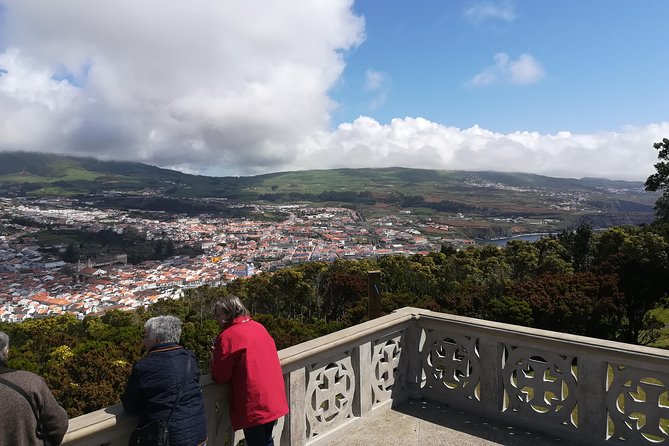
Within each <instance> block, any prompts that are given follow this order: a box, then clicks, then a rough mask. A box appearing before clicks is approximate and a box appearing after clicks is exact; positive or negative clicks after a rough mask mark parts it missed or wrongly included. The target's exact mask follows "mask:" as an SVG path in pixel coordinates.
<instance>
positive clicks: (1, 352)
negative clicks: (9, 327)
mask: <svg viewBox="0 0 669 446" xmlns="http://www.w3.org/2000/svg"><path fill="white" fill-rule="evenodd" d="M8 351H9V336H7V333H5V332H4V331H0V361H3V362H4V361H6V360H7V352H8Z"/></svg>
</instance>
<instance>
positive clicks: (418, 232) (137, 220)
mask: <svg viewBox="0 0 669 446" xmlns="http://www.w3.org/2000/svg"><path fill="white" fill-rule="evenodd" d="M0 200H1V201H0V206H1V207H2V209H0V210H1V211H2V213H3V214H4V215H5V216H6V217H7V216H8V215H10V216H11V218H4V219H3V220H2V221H0V227H2V230H3V232H2V234H3V235H1V236H0V321H5V322H21V321H23V320H25V319H27V318H35V317H47V316H53V315H59V314H63V313H73V314H75V315H76V316H77V317H79V318H83V317H84V316H85V315H88V314H95V315H101V314H104V313H105V312H107V311H110V310H112V309H119V310H132V309H136V308H138V307H143V306H148V305H150V304H151V303H153V302H156V301H157V300H159V299H178V298H180V297H181V296H182V295H183V293H184V290H186V289H189V288H196V287H199V286H202V285H210V286H220V285H224V284H225V283H227V282H229V281H231V280H234V279H237V278H240V277H248V276H251V275H254V274H258V273H259V272H261V271H272V270H275V269H277V268H281V267H285V266H287V265H292V264H296V263H300V262H308V261H326V262H331V261H334V260H336V259H362V258H370V257H379V256H384V255H391V254H405V255H409V254H416V253H418V254H426V253H428V252H432V251H438V250H439V249H440V248H441V245H442V243H443V241H444V236H445V235H446V234H447V233H448V230H449V228H448V226H446V225H443V224H437V223H432V222H431V221H430V220H429V219H427V221H418V220H416V221H414V220H413V219H412V218H411V217H412V216H411V215H410V214H411V213H410V212H409V211H403V212H402V214H403V215H401V216H400V215H389V216H385V217H382V218H378V219H375V220H373V221H363V220H362V218H361V217H360V216H359V215H358V214H357V212H356V211H354V210H351V209H346V208H334V207H310V206H306V205H284V206H279V205H261V204H251V205H249V204H244V205H239V206H244V207H250V208H251V209H250V210H251V213H252V215H253V214H257V215H258V216H259V218H258V219H257V220H255V219H253V218H240V219H234V218H217V217H216V216H215V215H201V216H198V217H186V216H183V215H166V214H164V213H162V214H160V218H155V219H152V218H150V217H147V216H146V213H143V214H141V216H140V215H139V214H138V213H136V212H133V211H129V210H107V209H105V210H102V209H95V208H91V207H90V206H82V205H81V203H80V202H78V201H77V200H75V199H65V198H54V199H29V198H28V199H27V198H3V199H0ZM268 211H272V212H276V211H280V212H282V213H283V214H286V215H287V216H288V218H286V219H285V220H283V221H281V222H273V221H266V219H262V218H260V216H262V215H264V214H265V213H267V212H268ZM17 221H18V222H17ZM21 221H23V222H24V223H25V221H32V222H36V223H38V224H40V225H44V227H47V228H53V229H75V230H79V231H90V232H96V231H102V230H111V231H115V232H116V233H118V234H123V233H124V231H128V230H129V229H133V230H134V231H136V232H139V233H140V234H142V235H143V236H144V237H145V238H146V239H147V240H151V239H154V240H155V239H160V238H167V239H169V240H171V241H173V242H174V243H175V244H177V245H182V246H186V245H187V246H192V247H198V248H200V249H201V250H202V253H203V254H201V255H198V256H193V257H188V256H173V257H170V258H168V259H165V260H162V261H145V262H142V263H140V264H136V265H131V264H129V263H128V262H127V255H125V254H124V253H116V254H113V255H110V254H106V255H97V256H92V257H87V258H80V259H78V261H77V262H76V263H74V264H66V263H65V262H64V261H63V260H62V259H61V258H59V257H58V256H54V255H50V254H47V252H49V251H51V252H53V251H54V249H55V250H56V252H60V253H62V252H64V251H65V250H66V249H67V246H66V245H65V244H59V243H55V244H53V245H52V246H44V245H42V246H40V245H39V244H38V240H37V239H36V238H35V237H34V236H33V235H34V234H35V233H36V232H37V231H40V230H43V229H39V228H36V227H33V226H30V225H26V224H21V223H20V222H21ZM425 232H429V233H432V234H434V233H435V232H436V233H441V234H444V236H434V235H433V236H427V235H424V233H425ZM449 241H450V242H451V243H454V244H461V245H463V244H473V243H474V242H473V241H472V240H462V239H449Z"/></svg>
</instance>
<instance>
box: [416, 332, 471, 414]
mask: <svg viewBox="0 0 669 446" xmlns="http://www.w3.org/2000/svg"><path fill="white" fill-rule="evenodd" d="M424 336H425V342H424V344H423V345H422V351H421V367H422V373H423V379H424V381H423V382H422V383H421V385H422V387H428V388H430V389H434V390H436V391H440V392H447V393H448V394H449V397H452V396H456V397H461V398H465V399H470V400H476V401H480V395H479V384H480V383H479V376H480V373H481V367H480V363H481V361H480V358H479V352H478V338H475V337H472V336H464V335H454V334H445V333H443V332H438V331H435V330H425V332H424Z"/></svg>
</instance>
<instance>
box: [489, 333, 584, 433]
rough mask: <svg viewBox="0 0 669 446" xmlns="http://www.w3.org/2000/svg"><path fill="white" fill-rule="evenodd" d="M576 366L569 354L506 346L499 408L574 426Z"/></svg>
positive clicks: (573, 358)
mask: <svg viewBox="0 0 669 446" xmlns="http://www.w3.org/2000/svg"><path fill="white" fill-rule="evenodd" d="M576 368H577V361H576V358H575V357H573V356H567V355H559V354H556V353H551V352H546V351H539V350H535V349H530V348H524V347H513V346H506V347H505V358H504V367H503V370H502V376H503V382H504V393H505V405H504V409H503V410H504V411H505V412H515V413H518V414H520V415H522V416H525V417H541V418H542V420H544V421H545V420H550V421H552V422H555V423H556V424H561V425H565V426H570V427H576V407H577V399H576V386H577V381H576Z"/></svg>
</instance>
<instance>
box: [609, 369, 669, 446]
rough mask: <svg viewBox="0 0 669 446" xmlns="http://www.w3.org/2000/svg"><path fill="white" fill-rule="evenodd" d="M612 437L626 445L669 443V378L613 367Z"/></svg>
mask: <svg viewBox="0 0 669 446" xmlns="http://www.w3.org/2000/svg"><path fill="white" fill-rule="evenodd" d="M608 370H609V374H608V376H609V385H608V390H607V392H606V405H607V411H608V416H609V432H608V437H609V438H613V439H614V440H620V441H623V442H625V443H626V444H657V443H661V444H668V443H669V387H668V385H669V375H667V374H665V373H660V372H653V371H649V370H643V369H639V368H634V367H625V366H623V365H620V364H609V367H608Z"/></svg>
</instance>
